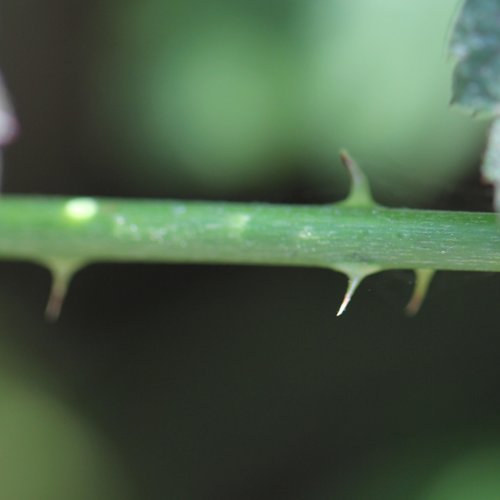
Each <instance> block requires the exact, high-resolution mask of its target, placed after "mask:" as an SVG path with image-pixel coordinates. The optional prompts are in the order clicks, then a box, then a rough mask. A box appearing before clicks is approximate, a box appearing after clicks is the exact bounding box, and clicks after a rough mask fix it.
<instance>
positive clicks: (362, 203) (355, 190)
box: [340, 150, 377, 207]
mask: <svg viewBox="0 0 500 500" xmlns="http://www.w3.org/2000/svg"><path fill="white" fill-rule="evenodd" d="M340 160H341V161H342V163H343V164H344V166H345V167H346V168H347V170H348V172H349V175H350V176H351V190H350V192H349V195H348V196H347V198H346V199H345V200H344V201H343V202H341V203H343V204H344V206H346V205H347V206H353V207H374V206H376V205H377V203H376V202H375V201H374V200H373V197H372V193H371V190H370V183H369V182H368V179H367V177H366V176H365V174H364V173H363V171H362V170H361V169H360V168H359V166H358V164H357V163H356V162H355V161H354V160H353V158H352V157H351V156H350V155H349V153H348V152H347V151H345V150H341V151H340Z"/></svg>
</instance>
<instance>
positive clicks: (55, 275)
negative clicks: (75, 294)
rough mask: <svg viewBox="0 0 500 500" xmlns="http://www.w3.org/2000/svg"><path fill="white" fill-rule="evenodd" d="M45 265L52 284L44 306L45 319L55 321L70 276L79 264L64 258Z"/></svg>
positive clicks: (61, 305)
mask: <svg viewBox="0 0 500 500" xmlns="http://www.w3.org/2000/svg"><path fill="white" fill-rule="evenodd" d="M46 265H47V266H48V267H49V270H50V272H51V274H52V286H51V288H50V294H49V299H48V301H47V306H46V307H45V319H46V320H47V321H49V322H51V323H55V322H56V321H57V320H58V319H59V316H60V315H61V310H62V307H63V304H64V299H65V298H66V295H67V292H68V287H69V284H70V282H71V278H72V277H73V275H74V274H75V273H76V272H77V271H78V269H79V268H80V267H81V264H80V263H75V262H72V261H66V260H54V261H52V262H50V263H46Z"/></svg>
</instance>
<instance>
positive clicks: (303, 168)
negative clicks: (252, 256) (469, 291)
mask: <svg viewBox="0 0 500 500" xmlns="http://www.w3.org/2000/svg"><path fill="white" fill-rule="evenodd" d="M278 4H279V14H277V8H278V7H277V5H278ZM105 5H106V7H105V8H99V9H96V12H95V16H96V19H99V20H100V24H99V26H100V27H101V29H100V30H99V31H98V32H97V36H96V34H95V32H94V31H92V32H91V36H92V41H91V43H93V44H94V46H95V47H96V55H95V56H94V57H93V58H92V59H91V61H90V64H89V74H90V81H91V83H90V84H89V88H90V89H91V91H90V92H89V93H88V95H87V97H88V108H89V115H88V120H89V122H88V123H89V126H90V127H92V128H93V129H94V132H95V133H94V135H93V138H94V140H96V139H98V138H99V137H101V138H102V139H104V142H105V145H103V147H104V148H107V149H111V150H112V151H113V154H115V155H117V156H118V157H119V158H120V160H121V162H122V163H123V169H127V170H128V172H127V173H126V174H124V175H128V176H132V177H131V178H132V179H134V180H135V181H136V182H146V183H147V182H154V183H158V182H160V183H163V184H165V185H167V184H168V183H169V182H174V183H175V182H176V181H177V182H180V181H184V182H189V183H191V184H194V185H199V184H201V185H202V186H203V187H204V189H205V190H206V191H207V193H211V192H215V193H231V192H234V191H235V190H236V191H241V190H245V189H248V188H249V186H250V187H254V186H261V187H262V186H265V185H266V184H269V183H276V182H283V180H284V179H286V178H287V176H289V175H291V174H293V173H294V170H290V166H294V169H297V168H299V171H300V172H301V175H303V176H304V177H306V178H309V179H311V182H312V183H315V184H316V185H321V184H323V183H324V182H328V183H329V184H331V185H332V186H335V185H338V183H339V179H343V177H342V175H343V172H342V170H341V169H340V168H336V164H337V155H338V151H339V149H340V148H342V147H346V148H348V149H350V150H351V151H352V152H353V154H354V153H355V154H356V157H357V158H359V159H360V162H362V164H363V165H364V166H365V168H366V170H367V172H368V174H369V175H370V176H371V177H372V179H373V180H374V182H375V186H376V187H377V188H378V191H379V192H380V194H381V196H383V198H384V199H388V200H391V199H392V200H393V201H394V200H397V201H398V202H403V203H405V202H406V203H408V202H415V201H418V200H425V199H430V198H432V196H434V195H436V193H439V192H440V191H442V189H443V188H446V187H447V186H449V185H450V183H451V182H453V181H455V180H456V179H457V178H459V177H460V175H462V173H463V172H464V169H466V168H467V167H468V165H469V163H470V159H471V158H472V156H473V155H474V154H475V153H476V152H477V146H478V139H479V138H480V134H481V130H482V129H481V127H480V126H478V125H477V124H472V123H469V121H468V120H467V119H466V118H465V117H463V116H459V115H457V114H456V113H453V112H452V111H451V110H450V109H449V108H448V101H449V80H450V76H449V74H450V65H449V62H448V61H447V60H446V41H447V36H448V33H447V30H448V29H449V26H450V23H451V19H452V15H453V12H454V8H455V6H456V0H445V1H440V2H438V3H436V2H434V1H432V0H421V1H419V2H400V1H398V0H392V1H391V0H365V1H363V2H352V1H347V0H313V1H309V0H308V1H300V0H293V1H288V2H274V3H273V2H271V3H270V4H263V3H260V4H259V3H257V4H255V3H254V2H248V1H239V2H233V1H231V2H229V1H224V0H219V1H216V2H209V3H207V2H202V1H200V0H189V1H187V2H186V1H183V2H179V1H169V2H165V1H163V0H147V1H144V2H135V1H133V0H127V1H125V2H123V1H120V2H115V3H113V2H112V1H111V2H106V4H105ZM139 163H140V164H141V167H142V168H137V167H136V165H137V164H139ZM297 165H299V167H297ZM287 167H288V168H287ZM295 173H297V172H296V170H295ZM340 182H342V181H340ZM395 192H397V195H395V194H394V193H395Z"/></svg>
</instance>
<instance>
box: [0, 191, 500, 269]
mask: <svg viewBox="0 0 500 500" xmlns="http://www.w3.org/2000/svg"><path fill="white" fill-rule="evenodd" d="M497 217H498V216H497V215H494V214H485V213H463V212H436V211H420V210H402V209H389V208H382V207H379V206H373V207H358V208H357V207H352V206H349V205H347V206H345V205H344V206H343V205H342V203H339V204H335V205H323V206H292V205H267V204H242V203H221V202H214V203H210V202H180V201H137V200H135V201H131V200H119V199H91V198H83V199H70V198H47V197H40V198H38V197H27V196H3V197H2V198H1V199H0V234H1V237H0V257H1V258H8V259H27V260H33V261H38V262H42V263H45V264H47V263H52V262H55V261H60V262H67V263H68V265H72V264H73V263H75V267H76V263H78V264H85V263H88V262H94V261H122V262H123V261H141V262H191V263H223V264H258V265H285V266H319V267H328V268H338V267H340V268H342V267H345V266H346V265H347V266H349V265H362V266H368V267H370V266H372V267H375V268H380V269H389V268H391V269H392V268H399V269H417V268H425V269H448V270H463V271H500V225H499V224H498V219H497Z"/></svg>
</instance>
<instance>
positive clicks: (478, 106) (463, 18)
mask: <svg viewBox="0 0 500 500" xmlns="http://www.w3.org/2000/svg"><path fill="white" fill-rule="evenodd" d="M499 26H500V0H467V1H466V2H465V4H464V6H463V9H462V11H461V13H460V15H459V17H458V20H457V23H456V25H455V30H454V33H453V37H452V40H451V45H450V50H451V53H452V54H453V55H454V56H455V57H457V59H458V63H457V65H456V67H455V72H454V74H453V98H452V102H453V103H456V104H459V105H461V106H463V107H465V108H468V109H470V110H471V111H474V112H488V113H493V114H496V115H498V113H499V111H500V108H499V104H500V50H499V49H500V30H499Z"/></svg>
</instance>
